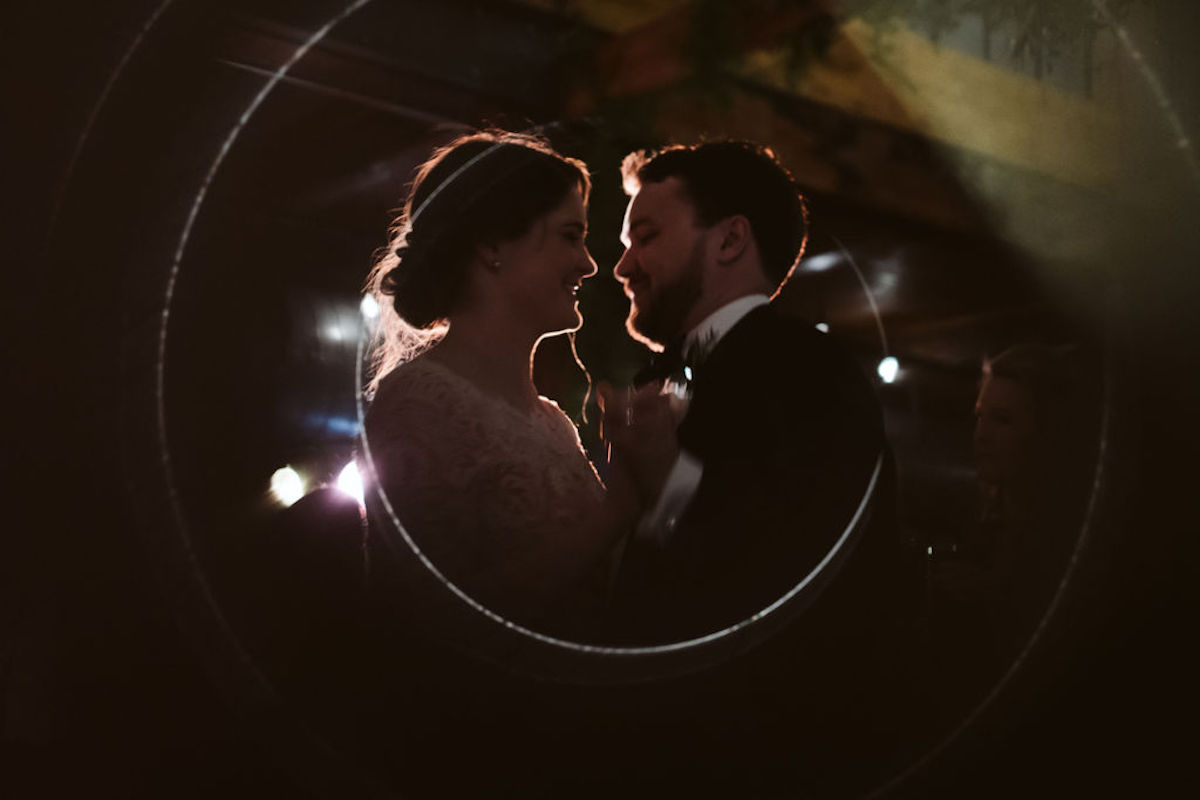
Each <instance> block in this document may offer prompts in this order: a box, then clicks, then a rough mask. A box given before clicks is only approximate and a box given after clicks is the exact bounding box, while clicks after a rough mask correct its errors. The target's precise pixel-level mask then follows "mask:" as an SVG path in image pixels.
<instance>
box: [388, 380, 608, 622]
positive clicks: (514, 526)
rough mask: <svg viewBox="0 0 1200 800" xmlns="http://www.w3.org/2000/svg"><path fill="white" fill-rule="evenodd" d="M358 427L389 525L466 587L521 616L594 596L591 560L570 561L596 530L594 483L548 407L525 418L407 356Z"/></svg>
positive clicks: (599, 494) (567, 425)
mask: <svg viewBox="0 0 1200 800" xmlns="http://www.w3.org/2000/svg"><path fill="white" fill-rule="evenodd" d="M366 428H367V431H366V432H367V441H368V446H369V448H370V452H371V456H372V460H373V462H374V466H375V471H376V473H377V476H378V480H379V485H380V486H381V487H382V489H383V490H384V492H385V493H386V496H387V498H388V500H389V501H390V503H391V505H392V507H393V508H394V509H395V512H396V514H397V516H398V518H399V522H400V524H402V525H403V526H404V528H405V530H407V531H408V533H409V534H410V535H411V536H412V538H413V539H414V541H415V542H416V543H417V545H418V547H420V548H421V550H422V551H423V552H424V553H425V554H426V555H427V556H428V557H429V559H430V560H431V561H432V563H433V564H434V565H435V566H436V567H437V568H438V569H439V571H441V572H442V573H443V574H444V575H445V577H446V578H448V579H449V580H451V581H452V582H454V583H456V584H457V585H458V586H459V587H460V588H462V589H463V590H464V591H465V592H466V593H467V594H469V595H471V596H472V597H474V598H475V599H477V600H479V601H480V602H482V603H483V604H485V605H487V606H489V607H491V608H493V610H496V611H498V612H501V613H507V614H511V615H515V616H517V617H519V618H521V619H524V620H527V621H532V620H536V619H541V618H545V617H546V615H547V614H548V613H552V612H563V611H564V610H565V609H569V608H573V607H576V606H580V605H587V604H588V603H589V602H594V601H598V592H597V591H596V590H597V588H598V585H597V583H596V582H594V581H593V577H594V576H593V575H592V574H590V573H592V572H598V571H601V570H602V569H603V566H604V565H603V563H600V560H597V563H595V564H591V565H588V564H586V563H577V561H578V560H577V561H573V560H572V558H571V556H572V555H573V554H575V553H578V554H579V555H580V559H585V558H586V556H585V555H584V554H586V553H591V552H596V547H595V546H594V544H595V543H594V542H588V541H585V537H594V536H601V535H606V534H605V532H604V531H600V530H597V528H596V526H595V525H594V524H591V523H594V521H595V520H596V518H597V511H598V509H599V507H600V505H601V503H602V502H603V489H602V487H601V486H600V483H599V480H598V479H597V477H596V474H595V471H594V470H593V469H592V467H591V464H590V463H589V462H588V460H587V458H586V456H585V455H584V453H583V451H582V449H581V447H580V446H579V440H578V436H577V434H576V432H575V429H574V426H573V425H572V424H571V422H570V421H569V420H568V419H567V418H566V416H565V415H564V414H563V413H562V412H561V411H559V410H558V407H557V406H555V405H554V404H553V403H550V402H549V401H545V402H544V404H543V407H542V408H541V409H540V410H539V413H537V414H536V415H534V416H531V417H526V416H523V415H521V414H520V413H519V412H517V411H516V410H515V409H512V408H510V407H508V406H506V405H504V404H503V403H501V402H499V401H497V400H493V399H491V398H487V397H485V396H484V395H482V394H481V393H479V392H478V390H476V389H475V388H474V387H473V386H472V385H470V384H468V383H466V382H465V381H463V379H461V378H457V377H456V376H452V375H450V374H448V373H447V371H446V370H445V369H444V368H441V367H433V366H423V365H421V364H419V363H416V362H414V363H413V364H410V365H406V366H405V367H402V368H400V369H398V370H396V372H395V373H393V375H392V376H389V378H388V379H387V380H385V381H384V382H383V383H382V384H381V386H380V390H379V392H378V394H377V396H376V399H375V401H374V403H373V405H372V407H371V409H370V412H369V413H368V415H367V420H366ZM581 570H583V571H581Z"/></svg>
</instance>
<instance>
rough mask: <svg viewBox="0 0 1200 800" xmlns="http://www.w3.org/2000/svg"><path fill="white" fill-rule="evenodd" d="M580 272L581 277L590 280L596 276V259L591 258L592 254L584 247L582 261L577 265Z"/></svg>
mask: <svg viewBox="0 0 1200 800" xmlns="http://www.w3.org/2000/svg"><path fill="white" fill-rule="evenodd" d="M579 269H580V272H581V273H582V274H583V277H585V278H590V277H592V276H593V275H595V274H596V271H597V267H596V259H594V258H592V252H591V251H590V250H588V249H587V248H586V247H585V248H584V249H583V259H582V260H581V261H580V263H579Z"/></svg>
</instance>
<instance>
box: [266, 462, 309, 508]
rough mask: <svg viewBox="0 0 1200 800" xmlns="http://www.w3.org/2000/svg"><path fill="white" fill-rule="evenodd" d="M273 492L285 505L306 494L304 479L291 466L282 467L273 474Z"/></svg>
mask: <svg viewBox="0 0 1200 800" xmlns="http://www.w3.org/2000/svg"><path fill="white" fill-rule="evenodd" d="M271 494H273V495H275V499H276V500H278V501H279V502H280V503H283V504H284V505H285V506H290V505H291V504H292V503H294V502H296V501H297V500H299V499H300V498H301V497H303V496H304V479H303V478H301V477H300V473H298V472H296V470H294V469H292V468H291V467H280V468H279V469H277V470H275V472H274V473H273V474H272V475H271Z"/></svg>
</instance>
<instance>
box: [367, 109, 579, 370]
mask: <svg viewBox="0 0 1200 800" xmlns="http://www.w3.org/2000/svg"><path fill="white" fill-rule="evenodd" d="M576 188H578V189H579V190H580V191H581V192H582V193H583V196H584V200H585V202H586V200H587V197H588V193H589V192H590V190H591V181H590V179H589V177H588V171H587V167H586V165H585V164H584V163H583V162H582V161H579V160H578V159H574V158H568V157H566V156H563V155H560V154H559V153H557V152H555V151H554V149H553V148H552V147H551V146H550V144H549V143H548V142H547V141H546V140H545V139H542V138H540V137H538V136H533V135H530V134H523V133H510V132H508V131H500V130H487V131H481V132H478V133H472V134H468V135H465V136H461V137H459V138H458V139H455V140H454V141H453V142H450V143H449V144H448V145H446V146H444V147H441V148H439V149H438V150H436V151H435V152H434V153H433V155H432V156H431V157H430V158H429V160H428V161H426V162H425V163H424V164H422V165H421V166H420V167H419V168H418V169H417V172H416V175H415V176H414V178H413V181H412V184H411V186H410V188H409V192H408V197H407V199H406V200H405V203H404V206H403V207H402V209H401V213H400V215H399V217H397V218H396V220H395V221H394V222H393V223H392V225H391V228H390V229H389V233H390V236H389V243H388V246H387V248H386V249H385V250H383V251H381V252H380V253H379V254H378V255H377V258H376V262H375V266H374V268H373V269H372V270H371V274H370V275H369V276H368V278H367V284H366V290H367V291H368V292H369V293H370V294H372V295H373V296H374V297H375V300H376V301H377V303H378V305H379V312H380V313H379V323H378V328H377V330H376V335H375V343H374V352H373V358H372V366H373V378H372V381H371V384H370V387H369V388H370V389H372V390H373V389H374V388H375V387H376V386H377V385H378V383H379V380H380V379H381V378H382V377H383V376H384V375H386V374H387V373H388V372H390V371H391V370H392V369H394V368H395V367H396V366H397V365H398V364H399V363H401V362H402V361H405V360H408V359H411V358H412V357H413V356H415V355H416V354H417V353H419V352H421V351H422V350H424V349H426V348H427V347H429V346H430V345H431V344H433V343H434V342H435V341H437V340H438V339H439V338H441V336H442V335H443V334H444V333H445V331H446V319H447V318H448V317H449V316H450V313H451V312H452V311H453V310H454V307H455V305H456V303H457V302H458V301H459V298H460V297H461V295H462V292H463V288H464V285H465V284H466V281H467V276H468V267H469V266H470V264H471V260H472V258H473V257H474V254H475V248H476V247H477V246H478V245H480V244H488V243H496V242H504V241H510V240H512V239H516V238H518V237H520V236H523V235H524V234H526V233H528V232H529V231H530V230H531V229H532V227H533V224H534V222H536V221H537V220H538V219H539V218H540V217H542V216H544V215H546V214H547V213H549V212H550V211H552V210H553V209H554V208H555V206H557V205H558V204H559V203H561V202H562V200H563V198H564V197H566V196H567V194H568V193H570V192H571V190H573V189H576Z"/></svg>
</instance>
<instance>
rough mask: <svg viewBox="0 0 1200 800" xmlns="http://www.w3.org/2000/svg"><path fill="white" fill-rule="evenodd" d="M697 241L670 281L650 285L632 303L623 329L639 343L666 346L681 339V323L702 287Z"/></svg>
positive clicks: (692, 306) (702, 274) (697, 297)
mask: <svg viewBox="0 0 1200 800" xmlns="http://www.w3.org/2000/svg"><path fill="white" fill-rule="evenodd" d="M700 250H701V244H700V242H697V243H696V247H694V248H693V249H692V252H691V253H690V254H688V260H687V263H686V264H685V265H684V268H683V270H682V271H680V273H679V274H678V276H677V277H676V279H675V280H674V281H673V282H671V283H665V284H659V285H656V286H654V287H653V288H652V290H651V292H650V294H649V295H648V296H647V297H644V298H642V301H641V302H640V303H638V302H633V303H632V304H631V305H630V308H629V318H628V319H627V320H626V321H625V328H626V330H628V331H629V335H630V336H632V337H633V338H634V339H637V340H638V341H640V342H646V343H651V342H653V343H657V344H661V345H666V344H668V343H670V342H673V341H675V340H677V339H681V338H683V336H684V335H685V334H686V333H687V331H685V330H683V322H684V320H685V319H687V316H688V314H689V313H691V310H692V309H693V308H694V307H695V305H696V302H697V301H698V300H699V299H700V295H701V293H702V292H703V289H704V273H703V270H702V269H701V263H700Z"/></svg>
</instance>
